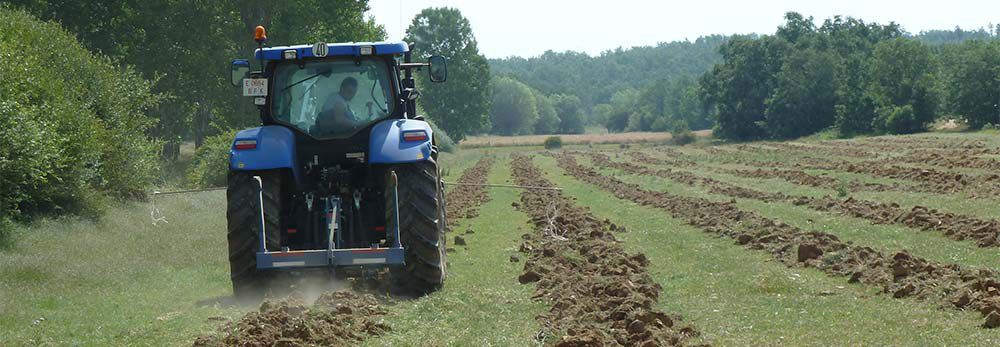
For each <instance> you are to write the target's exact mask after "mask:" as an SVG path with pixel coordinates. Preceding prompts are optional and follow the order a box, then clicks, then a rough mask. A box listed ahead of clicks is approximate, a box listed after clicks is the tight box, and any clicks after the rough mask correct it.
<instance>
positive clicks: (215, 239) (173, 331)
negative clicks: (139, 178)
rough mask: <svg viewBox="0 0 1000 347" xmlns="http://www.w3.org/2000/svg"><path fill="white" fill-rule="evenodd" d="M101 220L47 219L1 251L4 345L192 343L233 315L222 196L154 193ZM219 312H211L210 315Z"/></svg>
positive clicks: (0, 300) (0, 320)
mask: <svg viewBox="0 0 1000 347" xmlns="http://www.w3.org/2000/svg"><path fill="white" fill-rule="evenodd" d="M156 203H157V206H158V207H159V208H160V210H161V211H162V212H163V216H164V217H166V219H167V220H168V221H169V223H158V224H159V225H158V226H153V225H152V224H151V219H150V212H149V205H146V204H128V205H123V206H119V207H118V208H116V209H112V210H111V211H110V212H109V213H108V214H107V215H106V216H105V217H104V218H102V219H101V221H100V222H97V223H94V222H88V221H81V220H76V219H69V218H67V219H59V220H45V221H40V222H38V223H36V224H35V225H33V226H30V227H21V228H19V229H18V230H17V231H16V233H15V235H14V239H13V243H14V245H13V246H12V247H11V248H9V249H5V250H3V251H0V264H3V266H2V267H0V278H3V281H0V345H4V346H65V345H90V346H123V345H128V346H169V345H189V344H190V343H191V341H193V339H194V337H195V335H197V334H198V333H199V332H201V331H203V330H208V329H210V328H209V327H213V326H214V325H215V324H217V323H215V322H213V321H211V320H209V318H210V317H218V318H235V317H238V316H239V314H240V313H241V311H242V310H243V309H242V308H238V307H232V306H229V305H227V304H226V303H227V302H230V301H231V300H229V298H230V295H231V288H230V284H229V267H228V264H227V262H226V254H225V249H226V240H225V218H224V214H225V208H224V205H225V194H223V193H220V192H212V193H200V194H192V195H185V196H167V197H158V198H156ZM213 319H215V318H213Z"/></svg>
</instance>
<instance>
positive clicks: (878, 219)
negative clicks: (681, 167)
mask: <svg viewBox="0 0 1000 347" xmlns="http://www.w3.org/2000/svg"><path fill="white" fill-rule="evenodd" d="M589 154H590V156H591V158H592V160H593V162H594V164H595V165H597V166H599V167H605V168H614V169H618V170H622V171H624V172H628V173H631V174H637V175H645V176H656V177H663V178H667V179H670V180H673V181H676V182H680V183H684V184H686V185H689V186H701V187H704V188H706V189H707V190H708V191H709V192H712V193H715V194H720V195H725V196H728V197H734V198H745V199H754V200H761V201H784V202H788V203H791V204H795V205H798V206H806V207H809V208H811V209H813V210H817V211H832V212H837V213H840V214H842V215H846V216H851V217H855V218H863V219H866V220H868V221H870V222H872V223H873V224H897V225H901V226H905V227H909V228H913V229H917V230H933V231H937V232H940V233H942V234H944V235H945V236H947V237H948V238H950V239H953V240H959V241H961V240H973V241H974V242H975V243H976V244H977V245H978V246H979V247H998V246H1000V221H997V220H996V219H991V220H984V219H980V218H977V217H973V216H967V215H961V214H956V213H950V212H943V211H938V210H936V209H932V208H928V207H924V206H914V207H913V208H910V209H905V208H902V207H901V206H899V204H896V203H882V202H874V201H867V200H858V199H854V198H848V199H845V200H841V199H836V198H833V197H829V196H826V197H822V198H813V197H808V196H792V195H787V194H784V193H768V192H761V191H758V190H755V189H750V188H744V187H740V186H736V185H733V184H730V183H726V182H722V181H719V180H716V179H712V178H708V177H703V176H698V175H695V174H692V173H688V172H683V171H674V170H656V169H651V168H647V167H643V166H639V165H635V164H631V163H622V162H616V161H613V160H611V158H609V157H608V156H607V155H604V154H599V153H589Z"/></svg>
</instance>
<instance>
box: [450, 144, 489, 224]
mask: <svg viewBox="0 0 1000 347" xmlns="http://www.w3.org/2000/svg"><path fill="white" fill-rule="evenodd" d="M494 162H495V160H494V159H493V157H483V158H482V159H479V161H478V162H476V165H473V166H472V167H470V168H468V169H466V170H465V171H464V172H462V176H461V177H459V178H458V183H459V184H456V185H449V186H448V190H447V192H446V193H445V201H446V203H447V204H446V205H445V213H446V216H447V219H448V229H449V230H450V229H451V228H454V227H455V226H456V225H457V224H458V221H459V219H461V218H476V217H478V216H479V206H482V205H483V204H485V203H486V202H488V201H489V197H490V196H489V194H488V193H487V191H486V187H483V186H477V184H485V183H486V179H487V178H488V176H489V173H490V168H492V167H493V163H494Z"/></svg>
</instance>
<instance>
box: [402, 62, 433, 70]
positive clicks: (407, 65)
mask: <svg viewBox="0 0 1000 347" xmlns="http://www.w3.org/2000/svg"><path fill="white" fill-rule="evenodd" d="M425 66H431V63H402V64H399V68H400V69H413V68H416V69H419V68H422V67H425Z"/></svg>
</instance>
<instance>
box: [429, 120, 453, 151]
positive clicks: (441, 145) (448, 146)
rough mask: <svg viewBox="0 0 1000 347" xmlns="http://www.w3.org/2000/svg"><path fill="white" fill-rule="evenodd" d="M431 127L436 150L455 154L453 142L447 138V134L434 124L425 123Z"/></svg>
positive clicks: (449, 137)
mask: <svg viewBox="0 0 1000 347" xmlns="http://www.w3.org/2000/svg"><path fill="white" fill-rule="evenodd" d="M427 123H428V124H430V125H431V130H433V131H434V143H435V144H436V145H437V147H438V150H440V151H442V152H448V153H452V152H455V141H454V140H452V139H451V136H448V133H447V132H445V131H444V129H441V128H440V127H438V126H437V124H434V122H431V121H429V120H428V121H427Z"/></svg>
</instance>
